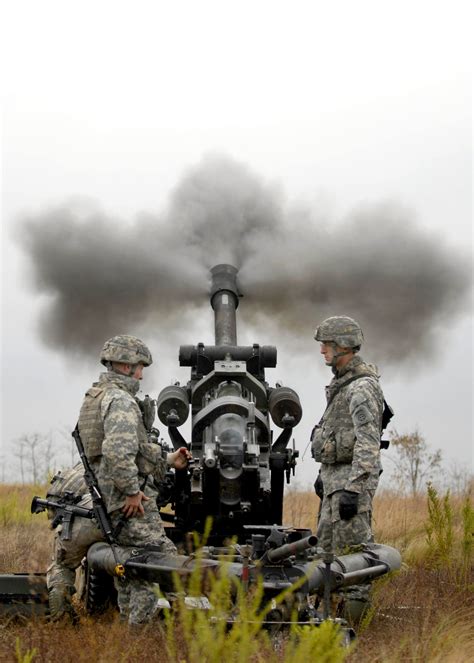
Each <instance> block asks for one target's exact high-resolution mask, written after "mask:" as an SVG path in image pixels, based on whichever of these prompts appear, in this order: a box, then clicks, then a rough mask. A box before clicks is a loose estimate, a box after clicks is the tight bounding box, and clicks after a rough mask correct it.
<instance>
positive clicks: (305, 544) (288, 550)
mask: <svg viewBox="0 0 474 663" xmlns="http://www.w3.org/2000/svg"><path fill="white" fill-rule="evenodd" d="M317 543H318V539H317V537H316V536H314V534H310V536H307V537H306V538H304V539H299V541H293V542H292V543H285V545H283V546H279V547H278V548H273V550H268V551H267V554H266V557H267V559H268V561H269V562H272V564H275V563H276V562H280V561H282V560H284V559H286V558H287V557H291V555H298V554H299V553H302V552H304V551H305V550H308V548H313V547H314V546H315V545H316V544H317Z"/></svg>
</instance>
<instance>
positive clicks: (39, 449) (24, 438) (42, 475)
mask: <svg viewBox="0 0 474 663" xmlns="http://www.w3.org/2000/svg"><path fill="white" fill-rule="evenodd" d="M16 443H17V450H16V451H15V452H14V455H15V456H16V457H17V458H18V460H19V462H20V474H21V482H22V483H25V475H26V471H27V470H28V471H29V479H30V480H31V481H32V482H33V483H35V484H36V483H40V482H42V481H45V480H46V479H47V477H48V474H49V472H50V471H51V469H52V466H53V463H54V451H53V438H52V434H51V433H48V434H44V433H24V434H23V435H21V436H20V437H19V438H18V440H17V441H16Z"/></svg>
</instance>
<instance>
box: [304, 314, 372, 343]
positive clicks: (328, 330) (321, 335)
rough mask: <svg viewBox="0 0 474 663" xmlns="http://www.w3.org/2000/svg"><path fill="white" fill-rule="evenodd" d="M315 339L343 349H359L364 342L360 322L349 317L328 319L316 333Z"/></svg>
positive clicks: (342, 316) (337, 316)
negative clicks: (331, 343)
mask: <svg viewBox="0 0 474 663" xmlns="http://www.w3.org/2000/svg"><path fill="white" fill-rule="evenodd" d="M314 338H315V339H316V340H317V341H321V342H322V343H330V342H333V343H336V344H337V345H339V346H340V347H341V348H359V347H360V346H361V345H362V342H363V340H364V335H363V333H362V329H361V328H360V325H359V323H358V322H356V321H355V320H354V319H353V318H349V316H348V315H334V316H332V317H331V318H326V320H324V321H323V322H322V323H321V324H320V325H319V326H318V327H316V331H315V332H314Z"/></svg>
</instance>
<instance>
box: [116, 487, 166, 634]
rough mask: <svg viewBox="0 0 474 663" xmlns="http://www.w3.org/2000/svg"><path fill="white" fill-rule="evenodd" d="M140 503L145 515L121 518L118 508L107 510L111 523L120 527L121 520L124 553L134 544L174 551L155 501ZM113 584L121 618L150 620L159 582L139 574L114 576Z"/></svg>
mask: <svg viewBox="0 0 474 663" xmlns="http://www.w3.org/2000/svg"><path fill="white" fill-rule="evenodd" d="M143 506H144V509H145V515H144V516H143V517H142V518H128V519H127V520H125V521H124V520H123V518H122V512H121V511H115V512H114V513H111V514H110V517H111V521H112V525H113V526H114V527H117V525H118V526H119V528H120V525H121V524H122V523H123V526H122V527H121V530H120V534H119V535H118V537H117V538H118V542H119V544H120V547H121V550H122V551H124V552H125V557H127V556H128V557H131V556H132V555H133V550H134V548H135V547H138V546H140V547H141V546H157V547H158V548H159V549H160V551H161V552H163V553H165V554H168V555H176V554H177V550H176V547H175V545H174V543H172V541H170V540H169V539H168V537H167V536H166V533H165V529H164V527H163V522H162V520H161V517H160V514H159V512H158V508H157V506H156V502H155V501H153V502H152V500H150V501H149V502H144V503H143ZM114 584H115V588H116V590H117V601H118V605H119V608H120V616H121V618H122V619H123V620H127V621H128V623H129V624H130V625H135V624H144V623H146V622H148V621H150V619H151V618H152V617H153V615H154V614H155V612H156V610H157V608H158V598H159V597H158V590H159V585H158V584H157V583H153V582H150V581H148V580H143V579H138V578H126V579H119V578H115V579H114Z"/></svg>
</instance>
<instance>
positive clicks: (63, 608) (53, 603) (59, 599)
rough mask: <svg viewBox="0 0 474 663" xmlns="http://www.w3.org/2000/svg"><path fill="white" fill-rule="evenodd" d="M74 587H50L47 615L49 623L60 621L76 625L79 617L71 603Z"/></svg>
mask: <svg viewBox="0 0 474 663" xmlns="http://www.w3.org/2000/svg"><path fill="white" fill-rule="evenodd" d="M75 591H76V590H75V588H74V587H69V586H67V585H56V586H55V587H51V589H50V590H49V593H48V602H49V615H50V619H51V621H54V622H57V621H61V620H66V621H70V622H72V623H73V624H76V623H77V622H78V621H79V616H78V614H77V612H76V611H75V609H74V606H73V605H72V602H71V597H72V595H73V594H74V593H75Z"/></svg>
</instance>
